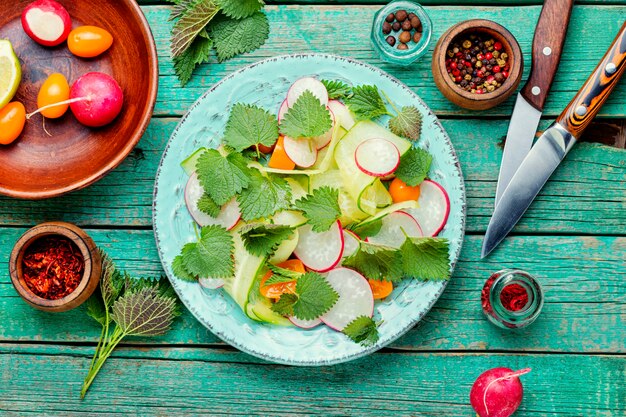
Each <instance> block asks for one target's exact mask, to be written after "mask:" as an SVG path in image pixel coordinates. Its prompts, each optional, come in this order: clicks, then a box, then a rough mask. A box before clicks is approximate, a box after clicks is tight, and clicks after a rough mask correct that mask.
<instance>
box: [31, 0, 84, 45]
mask: <svg viewBox="0 0 626 417" xmlns="http://www.w3.org/2000/svg"><path fill="white" fill-rule="evenodd" d="M22 27H23V28H24V32H26V34H27V35H28V36H29V37H30V38H31V39H32V40H34V41H35V42H37V43H38V44H40V45H43V46H56V45H58V44H60V43H62V42H64V41H65V40H66V39H67V37H68V35H69V34H70V31H71V30H72V19H71V18H70V14H69V13H68V12H67V10H65V7H63V6H62V5H61V4H60V3H58V2H56V1H54V0H37V1H35V2H33V3H31V4H29V5H28V6H26V8H25V9H24V10H23V11H22Z"/></svg>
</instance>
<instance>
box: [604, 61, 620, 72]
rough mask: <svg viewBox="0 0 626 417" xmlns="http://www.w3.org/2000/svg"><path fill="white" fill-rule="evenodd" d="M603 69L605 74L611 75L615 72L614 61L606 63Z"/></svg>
mask: <svg viewBox="0 0 626 417" xmlns="http://www.w3.org/2000/svg"><path fill="white" fill-rule="evenodd" d="M604 70H605V71H606V73H607V75H611V74H614V73H615V71H616V70H617V67H616V66H615V64H614V63H612V62H609V63H608V64H606V67H604Z"/></svg>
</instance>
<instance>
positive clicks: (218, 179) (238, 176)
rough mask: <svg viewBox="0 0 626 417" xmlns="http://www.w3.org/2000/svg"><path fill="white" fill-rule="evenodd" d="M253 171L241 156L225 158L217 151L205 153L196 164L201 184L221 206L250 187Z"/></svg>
mask: <svg viewBox="0 0 626 417" xmlns="http://www.w3.org/2000/svg"><path fill="white" fill-rule="evenodd" d="M251 171H252V170H250V169H249V168H248V167H247V162H246V161H245V159H244V158H243V156H241V154H238V153H231V154H229V155H227V156H226V157H224V156H222V154H220V152H219V151H217V150H215V149H209V150H207V151H206V152H204V153H203V154H202V155H200V157H199V158H198V162H197V163H196V172H197V173H198V180H200V184H201V185H202V186H203V187H204V189H205V191H206V192H207V194H208V195H209V196H210V197H211V198H212V199H213V201H214V202H215V203H216V204H218V205H220V206H221V205H223V204H226V202H227V201H228V200H230V199H231V198H232V197H233V196H235V195H236V194H238V193H240V192H241V190H243V189H244V188H245V187H247V186H248V184H249V182H250V173H251Z"/></svg>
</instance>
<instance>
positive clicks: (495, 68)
mask: <svg viewBox="0 0 626 417" xmlns="http://www.w3.org/2000/svg"><path fill="white" fill-rule="evenodd" d="M492 70H493V72H500V67H499V66H498V65H495V66H494V67H493V68H492Z"/></svg>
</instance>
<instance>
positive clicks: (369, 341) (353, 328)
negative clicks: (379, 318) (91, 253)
mask: <svg viewBox="0 0 626 417" xmlns="http://www.w3.org/2000/svg"><path fill="white" fill-rule="evenodd" d="M342 333H343V334H345V335H346V336H348V337H349V338H350V339H351V340H352V341H353V342H355V343H360V344H362V345H363V346H372V345H375V344H376V342H378V338H379V335H378V325H377V324H376V322H375V321H374V320H372V319H371V318H370V317H367V316H360V317H357V318H356V319H354V320H352V321H351V322H350V323H349V324H348V325H347V326H346V327H344V329H343V330H342Z"/></svg>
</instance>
